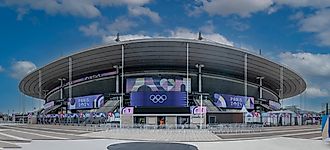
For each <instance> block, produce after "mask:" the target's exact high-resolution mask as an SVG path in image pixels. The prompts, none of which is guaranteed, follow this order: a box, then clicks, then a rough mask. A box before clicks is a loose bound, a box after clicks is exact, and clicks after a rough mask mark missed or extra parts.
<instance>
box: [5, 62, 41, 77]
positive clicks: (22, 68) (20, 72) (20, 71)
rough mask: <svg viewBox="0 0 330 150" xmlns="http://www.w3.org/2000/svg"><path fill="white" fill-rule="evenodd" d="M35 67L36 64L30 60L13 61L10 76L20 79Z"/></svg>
mask: <svg viewBox="0 0 330 150" xmlns="http://www.w3.org/2000/svg"><path fill="white" fill-rule="evenodd" d="M35 69H37V67H36V65H35V64H34V63H32V62H30V61H15V62H14V63H13V64H12V66H11V73H10V76H11V77H13V78H15V79H22V78H23V77H24V76H26V75H27V74H29V73H31V72H32V71H34V70H35Z"/></svg>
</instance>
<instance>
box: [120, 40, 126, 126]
mask: <svg viewBox="0 0 330 150" xmlns="http://www.w3.org/2000/svg"><path fill="white" fill-rule="evenodd" d="M124 50H125V49H124V45H121V97H120V103H119V104H120V106H119V114H120V128H122V111H121V110H122V107H123V101H124V76H125V74H124V66H125V63H124V62H125V60H124V58H125V56H124V55H125V53H124V52H125V51H124Z"/></svg>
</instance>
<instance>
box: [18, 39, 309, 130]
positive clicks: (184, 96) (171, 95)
mask: <svg viewBox="0 0 330 150" xmlns="http://www.w3.org/2000/svg"><path fill="white" fill-rule="evenodd" d="M19 89H20V91H21V92H22V93H24V94H26V95H28V96H31V97H35V98H40V99H44V100H45V105H44V109H43V110H42V111H41V112H39V113H40V114H41V115H47V114H60V115H61V116H63V115H69V114H78V116H77V117H78V118H79V117H82V116H81V115H84V114H86V113H91V112H94V114H97V113H105V114H106V115H109V116H112V115H113V114H116V113H117V114H118V113H119V118H120V119H118V115H114V117H113V118H112V120H111V121H120V120H121V122H122V123H125V124H134V123H140V124H162V123H166V124H193V123H200V122H203V123H219V122H240V120H242V117H241V115H239V113H240V112H241V111H244V110H245V111H248V112H259V113H260V112H267V111H271V110H277V109H279V107H280V106H281V105H280V100H281V99H285V98H289V97H293V96H296V95H298V94H300V93H302V92H303V91H304V90H305V89H306V83H305V81H304V79H303V78H302V77H301V76H300V75H298V74H297V73H295V72H294V71H293V70H291V69H289V68H287V67H285V66H283V65H280V64H278V63H275V62H273V61H270V60H268V59H266V58H264V57H262V56H260V55H256V54H253V53H250V52H249V51H246V50H242V49H239V48H235V47H232V46H227V45H222V44H218V43H214V42H206V41H200V40H188V39H172V38H161V39H156V38H155V39H140V40H130V41H119V42H116V43H113V44H109V45H105V46H100V47H95V48H91V49H88V50H85V51H81V52H78V53H76V54H73V55H70V56H67V57H63V58H60V59H58V60H56V61H54V62H52V63H50V64H48V65H46V66H44V67H41V68H39V69H37V70H36V71H34V72H32V73H31V74H29V75H27V76H26V77H25V78H24V79H23V80H22V81H21V82H20V85H19ZM119 110H121V111H119ZM79 114H81V115H79ZM116 117H117V118H116ZM198 118H201V119H200V120H199V119H198Z"/></svg>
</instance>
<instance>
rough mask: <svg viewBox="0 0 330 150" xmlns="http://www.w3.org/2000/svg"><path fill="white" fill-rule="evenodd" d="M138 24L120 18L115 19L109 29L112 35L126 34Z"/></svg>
mask: <svg viewBox="0 0 330 150" xmlns="http://www.w3.org/2000/svg"><path fill="white" fill-rule="evenodd" d="M136 26H137V24H136V23H135V22H133V21H131V20H129V19H128V18H127V17H119V18H117V19H115V21H114V22H113V23H111V24H110V25H109V26H108V27H107V29H108V31H109V32H110V33H117V32H126V31H129V30H130V29H132V28H133V27H136Z"/></svg>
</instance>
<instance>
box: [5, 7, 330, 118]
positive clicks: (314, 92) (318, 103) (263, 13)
mask: <svg viewBox="0 0 330 150" xmlns="http://www.w3.org/2000/svg"><path fill="white" fill-rule="evenodd" d="M0 18H1V21H0V56H1V59H0V83H1V84H0V96H1V103H0V104H1V105H0V112H7V111H10V112H19V111H23V110H25V111H28V110H32V109H33V108H34V107H38V106H40V104H41V103H40V101H39V100H36V99H33V98H29V97H27V96H24V95H22V94H21V93H20V92H19V90H18V84H19V81H20V80H21V79H22V78H23V77H24V76H25V75H27V74H28V73H30V72H31V71H33V70H35V69H36V68H38V67H42V66H44V65H46V64H48V63H50V62H52V61H54V60H56V59H58V58H59V57H63V56H66V55H69V54H71V53H74V52H78V51H80V50H83V49H87V48H90V47H93V46H97V45H102V44H106V43H111V42H113V40H114V39H115V35H116V33H120V35H121V40H129V39H139V38H152V37H178V38H179V37H180V38H189V39H197V35H198V32H199V31H200V32H202V35H203V37H204V40H207V41H215V42H219V43H222V44H227V45H231V46H234V47H238V48H242V49H246V50H248V51H251V52H252V53H258V51H259V49H261V50H262V55H263V56H264V57H266V58H269V59H271V60H273V61H275V62H278V63H280V64H284V65H286V66H289V67H290V68H292V69H294V70H295V71H296V72H298V73H299V74H301V75H302V76H303V77H304V78H305V80H306V82H307V90H306V91H305V92H304V93H302V94H300V95H298V96H296V97H293V98H289V99H286V100H284V101H283V104H284V105H285V106H286V105H296V106H298V107H300V108H303V109H306V110H313V111H320V110H321V109H322V108H324V104H325V103H327V102H330V99H329V95H330V90H329V89H330V80H329V79H330V50H329V49H330V0H262V1H261V0H230V1H228V0H41V1H40V0H0ZM23 106H25V107H24V109H23Z"/></svg>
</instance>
